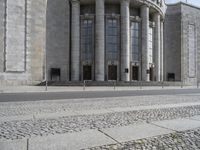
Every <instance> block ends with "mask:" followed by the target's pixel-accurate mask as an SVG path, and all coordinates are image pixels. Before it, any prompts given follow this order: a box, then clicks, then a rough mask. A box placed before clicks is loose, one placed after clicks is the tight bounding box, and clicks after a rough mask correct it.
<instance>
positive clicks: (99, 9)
mask: <svg viewBox="0 0 200 150" xmlns="http://www.w3.org/2000/svg"><path fill="white" fill-rule="evenodd" d="M104 9H105V8H104V0H96V43H95V44H96V45H95V80H96V81H104V76H105V73H104V67H105V58H104V56H105V44H104V43H105V39H104V34H105V29H104V26H105V25H104V24H105V23H104V18H105V17H104Z"/></svg>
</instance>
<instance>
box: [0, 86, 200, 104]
mask: <svg viewBox="0 0 200 150" xmlns="http://www.w3.org/2000/svg"><path fill="white" fill-rule="evenodd" d="M198 93H199V94H200V89H176V90H174V89H166V90H138V91H98V92H94V91H92V92H89V91H83V92H52V93H51V92H48V93H13V94H6V93H2V94H0V102H17V101H40V100H59V99H79V98H103V97H124V96H144V95H179V94H198Z"/></svg>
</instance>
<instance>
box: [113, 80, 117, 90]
mask: <svg viewBox="0 0 200 150" xmlns="http://www.w3.org/2000/svg"><path fill="white" fill-rule="evenodd" d="M116 82H117V81H116V80H113V87H114V91H115V90H116Z"/></svg>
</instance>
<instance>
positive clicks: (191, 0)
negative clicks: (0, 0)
mask: <svg viewBox="0 0 200 150" xmlns="http://www.w3.org/2000/svg"><path fill="white" fill-rule="evenodd" d="M165 1H166V3H176V2H180V1H183V2H186V0H165ZM187 1H188V3H190V4H193V5H196V6H200V0H187Z"/></svg>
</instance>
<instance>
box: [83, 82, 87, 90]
mask: <svg viewBox="0 0 200 150" xmlns="http://www.w3.org/2000/svg"><path fill="white" fill-rule="evenodd" d="M85 86H86V81H85V80H84V81H83V91H85Z"/></svg>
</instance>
